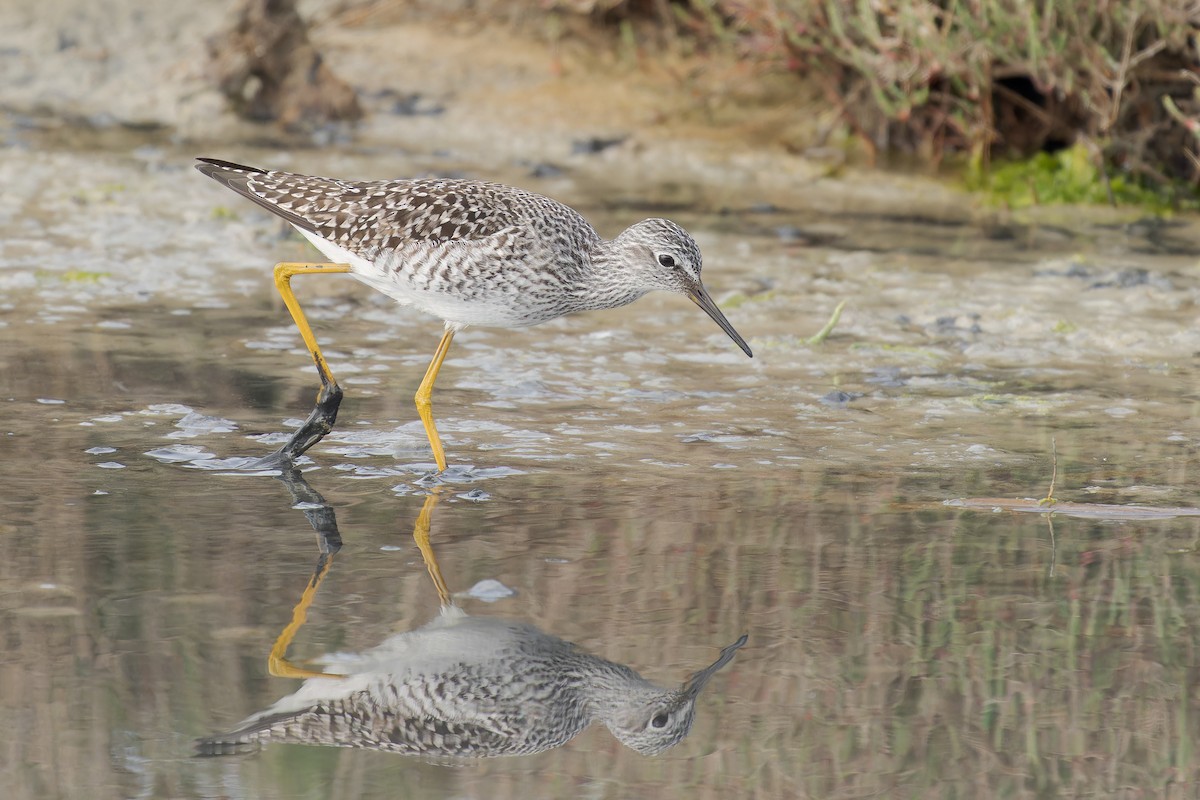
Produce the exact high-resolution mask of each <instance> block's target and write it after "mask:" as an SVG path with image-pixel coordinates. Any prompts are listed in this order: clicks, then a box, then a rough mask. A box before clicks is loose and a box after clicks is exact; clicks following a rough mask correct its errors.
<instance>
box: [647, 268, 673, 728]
mask: <svg viewBox="0 0 1200 800" xmlns="http://www.w3.org/2000/svg"><path fill="white" fill-rule="evenodd" d="M663 258H670V256H662V257H661V258H660V259H659V260H660V261H661V260H662V259H663ZM663 266H666V265H665V264H664V265H663ZM668 719H670V717H668V716H667V714H666V712H663V713H661V714H655V715H654V719H652V720H650V724H651V725H653V726H654V727H656V728H665V727H667V720H668Z"/></svg>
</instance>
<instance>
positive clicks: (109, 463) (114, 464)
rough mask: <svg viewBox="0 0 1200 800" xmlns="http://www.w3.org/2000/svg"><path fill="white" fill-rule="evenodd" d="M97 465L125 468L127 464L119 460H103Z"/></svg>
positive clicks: (103, 467)
mask: <svg viewBox="0 0 1200 800" xmlns="http://www.w3.org/2000/svg"><path fill="white" fill-rule="evenodd" d="M96 466H97V467H99V468H100V469H125V465H124V464H122V463H121V462H119V461H101V462H100V463H99V464H97V465H96Z"/></svg>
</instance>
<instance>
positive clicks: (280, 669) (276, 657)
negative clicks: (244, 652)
mask: <svg viewBox="0 0 1200 800" xmlns="http://www.w3.org/2000/svg"><path fill="white" fill-rule="evenodd" d="M332 564H333V556H332V555H330V556H329V557H327V558H325V557H323V558H322V559H321V563H320V564H319V565H318V566H317V571H316V572H314V573H313V576H312V580H310V581H309V582H308V588H306V589H305V590H304V594H302V595H300V602H299V603H296V607H295V608H294V609H292V621H291V622H290V623H288V626H287V627H286V628H284V629H283V631H282V632H281V633H280V634H279V638H278V639H276V640H275V646H274V647H272V648H271V655H270V657H269V658H268V659H267V671H268V672H270V673H271V674H272V675H274V676H275V677H277V678H341V677H344V676H342V675H330V674H329V673H326V672H313V671H312V670H309V669H304V668H302V667H297V666H295V665H294V664H292V662H290V661H288V660H287V658H286V657H285V656H286V655H287V649H288V645H290V644H291V643H292V639H294V638H295V637H296V632H297V631H299V630H300V628H301V627H302V626H303V625H304V623H305V621H306V620H307V619H308V607H309V606H311V605H312V601H313V598H315V597H316V596H317V589H319V588H321V581H323V580H325V575H326V574H328V573H329V567H330V566H331V565H332Z"/></svg>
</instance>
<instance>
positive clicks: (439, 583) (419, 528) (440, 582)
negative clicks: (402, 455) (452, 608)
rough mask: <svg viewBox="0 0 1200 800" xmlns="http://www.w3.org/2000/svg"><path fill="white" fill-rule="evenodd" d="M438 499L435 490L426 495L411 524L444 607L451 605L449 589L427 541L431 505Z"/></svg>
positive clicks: (418, 546) (418, 547)
mask: <svg viewBox="0 0 1200 800" xmlns="http://www.w3.org/2000/svg"><path fill="white" fill-rule="evenodd" d="M439 499H440V498H439V497H438V494H437V492H434V493H433V494H430V495H428V496H426V498H425V505H423V506H421V513H420V514H418V515H417V522H416V524H415V525H413V540H414V541H415V542H416V543H417V549H418V550H420V551H421V558H422V560H424V561H425V569H427V570H429V577H430V578H432V579H433V586H434V588H435V589H437V593H438V600H439V601H440V602H441V604H442V606H443V607H445V606H448V605H451V600H450V590H449V589H447V588H446V579H445V578H443V577H442V570H441V568H440V567H439V566H438V562H437V558H436V557H435V556H434V555H433V547H432V545H430V543H429V524H430V520H431V519H432V518H433V507H434V506H436V505H437V504H438V500H439Z"/></svg>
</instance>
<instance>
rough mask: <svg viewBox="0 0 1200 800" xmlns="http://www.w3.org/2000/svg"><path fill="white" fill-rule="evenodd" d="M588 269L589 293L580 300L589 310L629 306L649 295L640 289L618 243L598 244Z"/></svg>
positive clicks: (615, 241) (589, 261)
mask: <svg viewBox="0 0 1200 800" xmlns="http://www.w3.org/2000/svg"><path fill="white" fill-rule="evenodd" d="M585 269H586V272H587V275H586V276H585V280H584V284H586V287H587V291H586V295H585V296H584V297H583V298H581V299H582V301H583V303H584V305H585V308H586V309H587V310H592V309H599V308H617V307H618V306H624V305H628V304H630V303H632V302H633V301H634V300H637V299H638V298H639V297H641V296H642V295H644V294H646V292H647V291H649V290H648V289H646V288H644V287H642V286H641V281H640V280H639V276H638V274H637V271H636V270H634V269H633V268H632V264H631V262H630V258H629V253H628V250H627V249H626V248H625V247H624V246H623V245H622V244H621V242H620V240H619V239H613V240H611V241H606V240H599V241H597V242H596V243H595V244H594V245H593V246H592V249H591V253H590V258H589V259H588V260H587V265H586V268H585Z"/></svg>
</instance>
